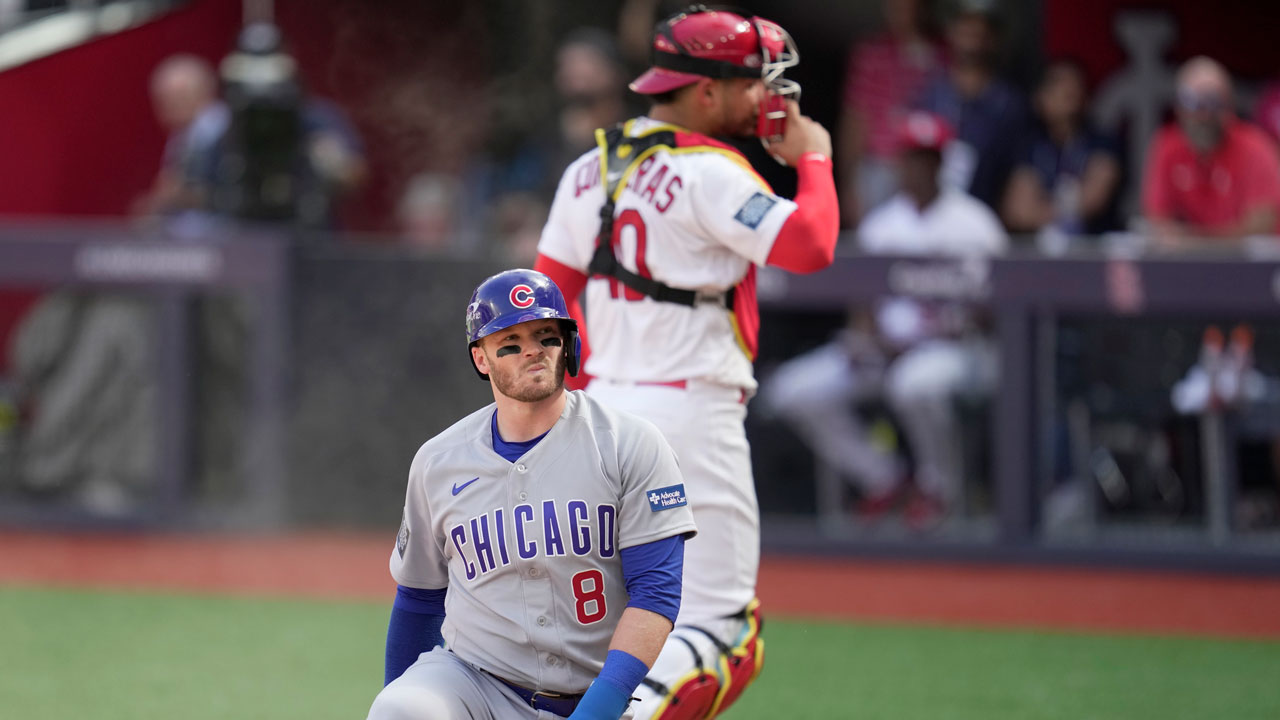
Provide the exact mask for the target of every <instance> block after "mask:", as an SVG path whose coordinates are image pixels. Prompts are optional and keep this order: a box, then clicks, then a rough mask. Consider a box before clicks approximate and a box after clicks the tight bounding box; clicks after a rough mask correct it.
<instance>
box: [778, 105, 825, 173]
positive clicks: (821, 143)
mask: <svg viewBox="0 0 1280 720" xmlns="http://www.w3.org/2000/svg"><path fill="white" fill-rule="evenodd" d="M765 149H767V150H768V151H769V152H770V153H771V154H772V155H773V156H774V157H775V158H777V159H778V161H779V162H781V163H783V164H784V165H786V166H788V167H795V165H796V163H798V162H800V156H801V155H804V154H805V153H810V152H816V153H819V154H821V155H824V156H826V157H831V133H829V132H827V129H826V128H824V127H822V126H821V125H819V124H818V123H817V122H816V121H815V120H813V118H810V117H809V116H808V115H801V114H800V104H799V103H797V102H796V101H794V100H788V101H787V133H786V135H784V136H783V137H782V142H776V143H766V144H765Z"/></svg>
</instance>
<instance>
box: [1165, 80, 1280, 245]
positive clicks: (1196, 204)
mask: <svg viewBox="0 0 1280 720" xmlns="http://www.w3.org/2000/svg"><path fill="white" fill-rule="evenodd" d="M1176 112H1177V122H1176V123H1175V124H1172V125H1169V126H1167V127H1165V128H1163V129H1162V130H1160V132H1159V133H1157V134H1156V136H1155V139H1154V140H1153V141H1152V143H1151V147H1150V148H1149V150H1148V152H1147V168H1146V173H1145V175H1144V177H1143V191H1142V209H1143V214H1144V215H1145V216H1146V218H1147V220H1148V222H1149V223H1150V229H1151V231H1152V233H1153V234H1154V236H1155V239H1156V242H1157V243H1158V244H1159V245H1160V246H1162V247H1165V248H1185V247H1194V246H1196V245H1199V244H1201V243H1202V242H1204V241H1209V242H1219V243H1221V242H1227V243H1230V242H1233V241H1239V240H1241V239H1242V238H1245V237H1248V236H1250V235H1264V234H1273V233H1275V232H1276V229H1277V221H1278V220H1280V154H1277V150H1276V146H1275V144H1274V143H1273V142H1272V141H1271V139H1270V138H1269V137H1267V135H1266V134H1265V133H1264V132H1263V131H1262V130H1260V129H1259V128H1258V127H1257V126H1255V125H1253V124H1251V123H1248V122H1246V121H1244V120H1240V119H1238V118H1236V116H1235V112H1234V111H1233V110H1232V93H1231V78H1230V76H1229V75H1228V74H1227V71H1226V69H1225V68H1223V67H1222V65H1220V64H1218V63H1217V62H1216V61H1214V60H1211V59H1209V58H1207V57H1203V56H1201V57H1196V58H1192V59H1191V60H1188V61H1187V62H1186V64H1184V65H1183V66H1182V68H1181V69H1180V70H1179V71H1178V77H1177V107H1176Z"/></svg>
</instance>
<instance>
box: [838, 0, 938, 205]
mask: <svg viewBox="0 0 1280 720" xmlns="http://www.w3.org/2000/svg"><path fill="white" fill-rule="evenodd" d="M881 5H882V8H881V9H882V11H883V13H884V20H885V30H884V32H883V34H881V35H879V36H877V37H875V38H872V39H871V40H868V41H867V42H864V43H860V44H858V45H857V46H855V48H854V50H853V51H852V52H851V53H850V54H849V63H848V67H847V68H846V71H845V86H844V100H843V105H842V109H841V118H840V144H839V148H840V154H841V156H842V157H841V162H840V167H841V175H840V179H841V180H843V181H844V184H845V192H843V193H842V194H841V200H842V205H843V207H842V208H841V217H843V218H844V219H845V220H846V222H848V223H849V224H852V225H856V224H857V221H858V219H859V218H861V217H862V215H863V214H865V213H866V212H867V211H869V210H870V209H871V208H873V207H875V206H876V205H879V204H880V203H881V202H884V201H885V200H887V199H889V197H890V196H891V195H893V193H894V191H896V190H897V182H896V179H895V174H894V169H893V165H894V155H895V150H896V148H895V147H894V124H895V123H896V122H897V121H898V120H899V119H900V117H901V115H903V114H904V113H905V112H906V108H907V104H908V103H909V102H910V101H911V100H912V98H914V97H915V96H916V95H917V94H918V93H919V92H920V91H921V90H922V89H923V87H924V84H925V82H926V81H927V80H928V79H929V77H930V76H931V75H932V74H933V73H934V72H936V71H937V70H938V69H939V68H940V67H941V66H942V53H941V49H940V48H939V47H938V46H937V45H936V43H935V42H934V41H933V40H932V39H931V38H929V37H928V36H927V35H926V34H925V18H924V11H923V8H922V7H921V0H884V2H882V4H881Z"/></svg>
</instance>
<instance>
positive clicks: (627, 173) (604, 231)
mask: <svg viewBox="0 0 1280 720" xmlns="http://www.w3.org/2000/svg"><path fill="white" fill-rule="evenodd" d="M596 144H597V145H598V146H599V147H600V154H601V157H600V174H601V175H602V178H603V185H604V191H605V200H604V206H603V207H601V208H600V233H599V234H598V235H596V250H595V253H594V254H593V255H592V256H591V264H589V265H588V266H587V270H588V271H589V272H590V273H591V274H592V275H603V276H605V277H611V278H614V279H616V280H617V281H618V282H620V283H622V284H623V285H626V286H627V287H629V288H631V289H632V290H635V291H636V292H639V293H642V294H644V295H647V296H649V297H651V298H653V299H654V300H657V301H659V302H670V303H675V304H677V305H685V306H688V307H695V306H697V305H702V304H704V303H710V304H712V305H719V306H720V307H723V308H725V309H727V310H730V311H732V310H733V300H734V290H736V288H729V290H728V292H723V293H708V292H705V291H701V290H683V289H680V288H673V287H671V286H670V285H667V284H666V283H662V282H659V281H657V280H654V279H653V278H647V277H643V276H641V275H637V274H636V273H633V272H631V271H630V270H628V269H627V268H626V267H624V266H623V265H622V263H620V262H618V257H617V255H615V254H614V251H613V214H614V210H615V206H616V205H617V201H618V197H619V196H620V195H621V194H622V190H623V189H624V188H625V187H626V185H627V181H628V180H629V179H630V178H631V176H632V175H633V174H634V173H635V170H636V168H637V167H639V166H640V163H641V162H642V161H643V160H645V159H646V158H648V157H649V156H651V155H653V153H655V152H657V151H658V150H660V149H662V148H675V147H676V134H675V132H674V131H671V130H663V129H658V130H654V131H652V132H649V133H645V134H644V135H640V136H638V137H628V136H627V135H626V133H625V130H624V126H622V125H617V126H615V127H612V128H610V129H608V130H596Z"/></svg>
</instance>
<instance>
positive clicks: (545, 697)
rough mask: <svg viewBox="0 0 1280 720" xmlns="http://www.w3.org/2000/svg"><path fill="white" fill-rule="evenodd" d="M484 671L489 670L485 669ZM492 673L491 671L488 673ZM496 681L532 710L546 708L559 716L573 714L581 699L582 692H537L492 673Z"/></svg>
mask: <svg viewBox="0 0 1280 720" xmlns="http://www.w3.org/2000/svg"><path fill="white" fill-rule="evenodd" d="M485 672H489V671H488V670H486V671H485ZM489 674H490V675H493V673H489ZM493 677H494V678H495V679H497V680H498V682H500V683H502V684H503V685H506V686H507V687H509V688H511V690H512V691H513V692H515V694H516V695H519V696H520V699H521V700H524V701H525V702H527V703H529V707H531V708H533V709H534V710H546V711H547V712H549V713H555V714H556V715H559V716H561V717H569V716H570V715H572V714H573V711H574V709H575V708H577V707H578V701H579V700H581V699H582V693H578V694H577V695H565V694H563V693H553V692H539V691H536V690H530V689H529V688H527V687H522V686H520V685H517V684H515V683H513V682H511V681H510V680H507V679H505V678H502V677H498V676H497V675H493Z"/></svg>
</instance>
